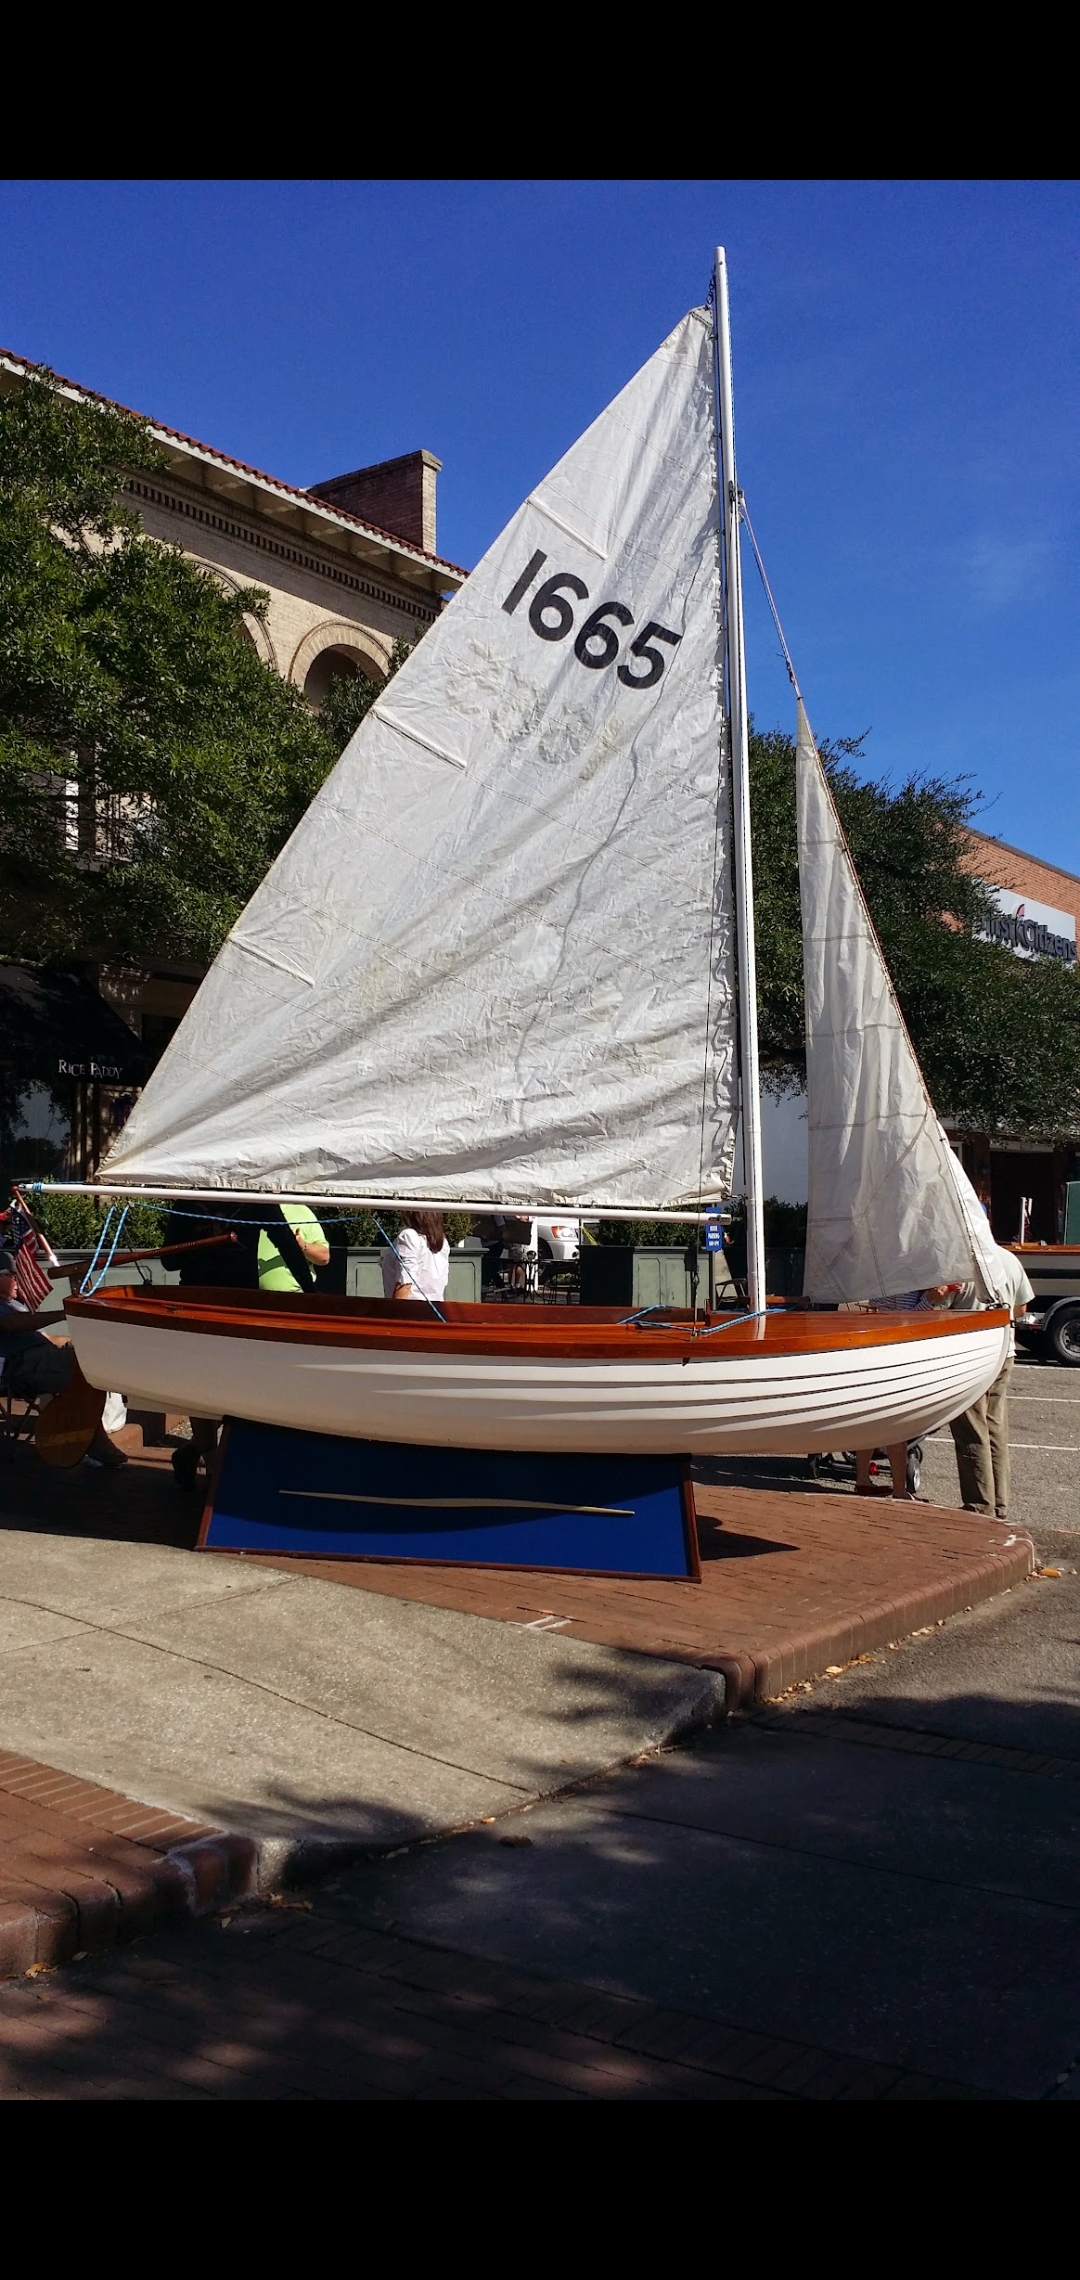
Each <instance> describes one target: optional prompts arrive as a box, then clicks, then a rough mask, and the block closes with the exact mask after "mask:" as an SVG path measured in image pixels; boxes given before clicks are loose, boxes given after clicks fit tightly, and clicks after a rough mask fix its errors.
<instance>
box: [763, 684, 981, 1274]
mask: <svg viewBox="0 0 1080 2280" xmlns="http://www.w3.org/2000/svg"><path fill="white" fill-rule="evenodd" d="M796 779H797V796H798V816H799V891H800V896H801V901H802V927H803V972H804V978H805V984H806V1091H807V1110H808V1122H809V1143H810V1146H809V1154H810V1179H809V1212H808V1224H807V1235H806V1271H805V1279H804V1285H803V1288H804V1291H805V1295H806V1297H807V1298H812V1299H825V1300H830V1299H831V1300H843V1299H882V1298H890V1297H897V1296H899V1295H900V1293H901V1292H905V1291H910V1290H921V1289H926V1288H928V1287H929V1286H930V1285H931V1284H934V1283H943V1282H968V1281H971V1280H972V1279H973V1278H974V1279H975V1280H976V1281H977V1283H978V1284H979V1285H980V1286H984V1287H985V1295H987V1296H990V1295H992V1293H993V1290H994V1266H993V1241H992V1238H991V1236H990V1233H989V1228H988V1227H986V1225H985V1214H983V1213H982V1210H981V1206H980V1205H979V1203H978V1200H977V1198H976V1197H975V1196H974V1193H973V1191H972V1190H971V1188H970V1185H969V1183H968V1181H967V1179H966V1176H965V1174H964V1172H963V1171H962V1169H961V1167H960V1166H959V1165H958V1164H957V1162H956V1159H955V1157H954V1156H953V1154H952V1151H951V1149H950V1147H949V1144H948V1141H947V1140H946V1138H945V1135H944V1132H943V1131H942V1129H941V1126H940V1124H939V1122H938V1119H937V1117H936V1115H935V1113H934V1109H933V1105H932V1103H931V1100H930V1096H929V1094H928V1092H927V1090H926V1084H925V1080H924V1078H923V1074H922V1071H921V1069H920V1067H919V1064H918V1062H917V1060H916V1058H915V1053H914V1049H913V1047H912V1044H911V1040H910V1038H909V1036H908V1033H907V1029H906V1027H905V1025H904V1019H903V1016H902V1014H901V1012H900V1008H899V1006H898V1004H897V1002H896V996H895V993H894V991H893V987H892V983H891V981H890V979H889V975H888V971H887V969H886V965H885V961H884V958H883V957H882V954H881V949H880V945H879V943H878V939H877V936H876V934H875V932H874V928H873V924H872V922H871V918H870V914H869V911H868V910H867V907H866V902H865V899H864V897H863V892H862V888H861V887H860V885H859V881H858V879H857V877H856V874H855V869H854V865H853V864H852V861H851V856H850V854H849V853H848V849H847V845H846V842H845V840H844V835H843V832H842V830H841V828H840V822H839V818H838V816H837V813H836V808H835V806H834V804H833V798H832V793H831V792H830V790H829V786H828V783H827V781H826V777H825V771H824V769H823V767H822V765H821V759H820V756H819V754H818V751H817V747H816V745H815V743H814V739H813V736H812V735H811V732H810V724H809V722H808V720H807V717H806V713H805V710H804V708H803V705H802V702H801V700H800V703H799V726H798V744H797V759H796ZM965 1191H966V1193H965ZM980 1220H981V1221H982V1226H981V1227H980V1225H979V1224H978V1221H980Z"/></svg>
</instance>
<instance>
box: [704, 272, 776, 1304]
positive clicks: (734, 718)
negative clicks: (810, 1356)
mask: <svg viewBox="0 0 1080 2280" xmlns="http://www.w3.org/2000/svg"><path fill="white" fill-rule="evenodd" d="M715 276H716V355H717V379H718V394H719V411H720V420H719V426H720V499H721V516H722V522H723V531H724V560H725V566H726V573H727V576H726V585H727V610H726V626H727V703H728V717H729V719H730V722H731V787H732V804H733V810H734V813H733V825H734V835H735V927H736V941H737V943H738V956H739V1074H740V1080H741V1090H742V1136H743V1169H744V1171H745V1174H746V1276H747V1292H748V1296H749V1301H750V1306H751V1310H752V1311H753V1312H754V1313H755V1314H756V1313H758V1312H759V1310H761V1309H763V1308H764V1305H765V1225H764V1219H763V1215H762V1194H761V1086H760V1082H759V1076H758V1034H757V966H756V960H755V954H754V864H753V855H752V852H751V845H750V742H749V731H748V723H747V712H746V649H745V641H744V635H743V605H742V567H741V562H740V556H739V486H738V482H737V479H736V474H735V401H734V396H733V393H732V383H731V313H730V309H729V307H728V279H727V255H726V254H725V252H724V248H723V246H717V249H716V271H715Z"/></svg>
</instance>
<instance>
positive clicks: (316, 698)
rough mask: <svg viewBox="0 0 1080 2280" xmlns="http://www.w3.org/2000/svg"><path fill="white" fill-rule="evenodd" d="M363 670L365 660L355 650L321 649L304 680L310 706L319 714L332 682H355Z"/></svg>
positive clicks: (305, 692)
mask: <svg viewBox="0 0 1080 2280" xmlns="http://www.w3.org/2000/svg"><path fill="white" fill-rule="evenodd" d="M363 670H364V660H363V658H362V657H360V656H358V655H357V652H356V650H355V649H320V651H319V654H318V656H317V657H316V658H315V660H314V662H313V663H312V664H311V665H310V666H309V667H308V671H307V674H306V676H305V679H304V695H305V697H306V698H307V701H308V703H309V705H311V706H313V708H314V710H315V711H316V712H318V710H319V708H320V706H321V705H322V704H323V703H324V702H325V700H326V697H327V694H328V692H329V689H330V686H331V684H332V682H334V681H352V680H355V678H356V676H357V674H358V673H362V672H363Z"/></svg>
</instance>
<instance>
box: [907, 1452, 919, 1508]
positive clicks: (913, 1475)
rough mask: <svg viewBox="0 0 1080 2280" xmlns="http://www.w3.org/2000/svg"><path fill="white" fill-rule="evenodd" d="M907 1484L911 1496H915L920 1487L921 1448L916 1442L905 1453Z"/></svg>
mask: <svg viewBox="0 0 1080 2280" xmlns="http://www.w3.org/2000/svg"><path fill="white" fill-rule="evenodd" d="M906 1472H907V1485H908V1492H909V1494H910V1495H911V1496H917V1495H918V1493H919V1490H920V1488H921V1487H922V1450H921V1449H920V1448H919V1447H918V1445H917V1444H916V1445H915V1446H913V1447H912V1448H910V1449H909V1450H908V1453H907V1467H906Z"/></svg>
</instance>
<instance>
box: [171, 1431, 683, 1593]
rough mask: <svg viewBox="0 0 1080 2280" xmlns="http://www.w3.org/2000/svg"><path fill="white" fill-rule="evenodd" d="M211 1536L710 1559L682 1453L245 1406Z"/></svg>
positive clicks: (510, 1557)
mask: <svg viewBox="0 0 1080 2280" xmlns="http://www.w3.org/2000/svg"><path fill="white" fill-rule="evenodd" d="M199 1548H200V1550H202V1551H208V1552H278V1553H291V1554H293V1555H301V1554H304V1555H306V1556H307V1557H308V1558H309V1559H371V1560H428V1561H431V1560H437V1561H453V1562H455V1563H456V1562H464V1563H466V1564H468V1565H471V1566H476V1567H525V1568H557V1569H561V1570H564V1571H565V1570H574V1571H576V1572H577V1573H579V1574H586V1575H587V1574H593V1575H597V1574H599V1575H651V1576H670V1577H681V1578H689V1579H692V1580H694V1581H696V1580H698V1579H699V1578H700V1572H701V1571H700V1565H699V1561H698V1548H697V1528H696V1523H695V1516H694V1501H693V1489H692V1487H691V1483H690V1479H689V1468H688V1466H687V1465H686V1463H685V1461H684V1460H683V1459H682V1458H678V1457H615V1456H600V1457H598V1456H560V1455H550V1454H547V1453H545V1454H543V1455H533V1454H528V1453H524V1452H520V1453H519V1452H512V1453H506V1452H503V1451H496V1450H490V1449H421V1448H414V1447H411V1446H408V1447H406V1446H400V1445H398V1444H396V1443H393V1442H388V1441H347V1440H343V1439H340V1438H339V1437H338V1436H337V1435H331V1434H328V1433H295V1432H291V1431H286V1430H285V1429H284V1428H282V1427H278V1426H273V1425H251V1424H245V1423H243V1422H241V1421H238V1420H236V1419H230V1420H229V1421H228V1422H227V1423H226V1426H225V1431H224V1434H223V1436H222V1445H221V1450H220V1454H219V1463H218V1469H217V1478H216V1480H215V1482H214V1486H213V1489H212V1492H211V1496H210V1501H209V1503H208V1505H207V1510H206V1514H205V1516H204V1519H203V1525H202V1531H201V1534H200V1537H199Z"/></svg>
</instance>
